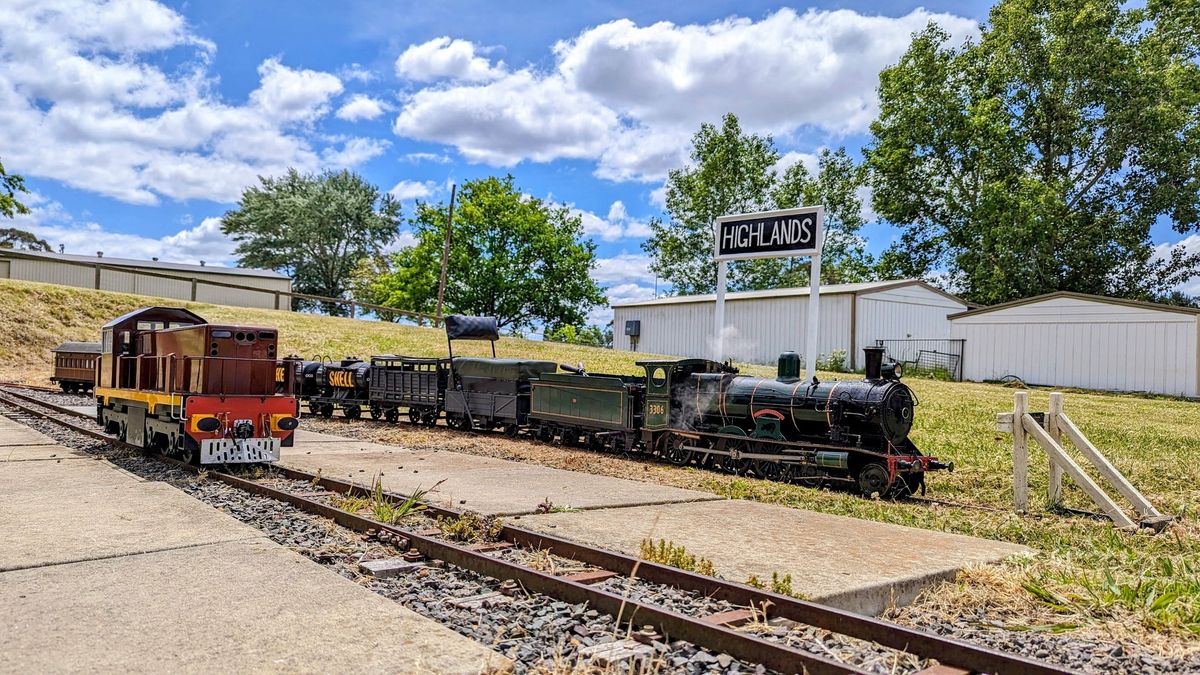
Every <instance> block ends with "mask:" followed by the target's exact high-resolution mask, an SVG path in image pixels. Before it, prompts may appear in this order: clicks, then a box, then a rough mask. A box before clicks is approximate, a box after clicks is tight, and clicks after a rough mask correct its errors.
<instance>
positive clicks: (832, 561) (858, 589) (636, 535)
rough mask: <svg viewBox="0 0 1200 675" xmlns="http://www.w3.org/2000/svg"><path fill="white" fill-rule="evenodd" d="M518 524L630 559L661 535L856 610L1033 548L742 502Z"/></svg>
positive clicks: (910, 595)
mask: <svg viewBox="0 0 1200 675" xmlns="http://www.w3.org/2000/svg"><path fill="white" fill-rule="evenodd" d="M521 524H522V526H523V527H528V528H531V529H535V530H537V529H541V530H542V531H546V532H552V533H554V534H555V535H557V536H560V537H565V538H567V539H573V540H577V541H581V542H585V543H589V544H594V545H599V546H605V547H607V548H610V549H615V550H618V551H621V552H624V553H627V554H630V555H637V553H638V549H639V547H640V545H641V542H642V540H643V539H652V540H654V541H658V540H659V539H667V540H670V541H672V542H674V543H675V544H677V545H681V546H684V547H685V548H687V550H688V552H689V553H692V554H695V555H697V556H701V557H704V558H708V559H709V560H711V561H712V563H713V566H714V567H715V568H716V571H717V573H718V574H720V575H721V576H723V577H724V578H726V579H730V580H733V581H745V580H746V579H747V578H749V577H750V575H755V576H757V577H758V578H759V579H762V580H766V581H770V579H771V575H772V573H774V572H778V573H779V575H780V576H781V577H782V576H783V575H785V574H790V575H791V577H792V589H793V590H794V591H796V592H797V593H802V594H803V595H804V596H806V597H808V598H810V599H812V600H815V601H817V602H821V603H824V604H827V605H832V606H834V607H840V608H842V609H846V610H850V611H853V612H858V613H860V614H872V615H874V614H879V613H880V612H882V611H883V610H884V609H886V608H887V607H889V606H892V605H893V604H894V605H896V606H903V605H905V604H907V603H909V602H912V600H913V599H914V598H916V596H917V594H918V593H920V591H921V590H923V589H924V588H926V587H928V586H930V585H932V584H934V583H936V582H938V581H941V580H943V579H952V578H953V577H954V575H955V574H956V573H957V572H958V571H959V570H960V569H962V568H964V567H966V566H968V565H973V564H981V563H991V562H996V561H999V560H1002V559H1004V558H1007V557H1009V556H1011V555H1017V554H1023V553H1024V554H1027V553H1030V552H1031V549H1028V548H1026V547H1024V546H1018V545H1016V544H1009V543H1007V542H1000V541H992V540H989V539H977V538H974V537H966V536H962V535H957V534H948V533H945V532H935V531H932V530H922V529H917V528H911V527H903V526H900V525H889V524H886V523H877V522H873V521H869V520H859V519H857V518H847V517H844V516H834V515H829V514H823V513H814V512H812V511H803V510H800V509H793V508H788V507H784V506H775V505H771V504H760V503H757V502H749V501H742V500H725V501H719V502H711V501H710V502H703V503H698V504H668V505H662V506H650V507H641V508H623V509H604V510H599V511H581V512H576V513H552V514H545V515H537V516H528V517H523V518H522V519H521Z"/></svg>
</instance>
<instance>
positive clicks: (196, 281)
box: [0, 250, 441, 324]
mask: <svg viewBox="0 0 1200 675" xmlns="http://www.w3.org/2000/svg"><path fill="white" fill-rule="evenodd" d="M4 258H18V259H21V260H32V261H36V262H47V263H54V264H59V265H73V266H76V267H83V268H88V269H92V270H94V271H95V283H94V284H93V286H92V287H93V288H95V289H96V290H102V289H103V284H102V281H103V276H102V275H103V273H104V272H106V271H107V272H119V273H121V274H132V275H138V276H143V277H149V278H152V279H167V280H170V281H182V282H185V283H186V282H191V285H192V289H191V297H190V300H191V301H192V302H196V301H197V300H196V298H197V291H198V290H199V288H200V287H201V286H212V287H214V288H228V289H233V290H238V291H252V292H255V293H262V294H264V295H268V296H273V297H274V302H275V309H285V307H284V306H283V300H284V298H288V300H289V301H288V308H290V305H291V302H290V300H291V298H296V299H300V300H312V301H315V302H323V303H327V304H331V305H339V306H346V307H347V308H349V310H350V318H355V317H357V316H358V314H359V311H360V310H364V309H365V310H369V311H372V312H386V313H389V314H397V315H400V316H404V317H407V318H410V319H414V320H418V321H429V322H431V323H434V324H440V323H441V319H440V318H439V317H436V316H434V315H432V314H423V313H421V312H410V311H407V310H403V309H396V308H395V307H387V306H384V305H375V304H372V303H369V302H361V301H358V300H349V299H346V298H332V297H329V296H325V295H313V294H311V293H297V292H296V291H279V290H273V289H269V288H261V287H258V286H246V285H243V284H231V283H228V282H224V281H213V280H211V279H201V278H199V277H194V276H188V275H186V274H183V273H181V274H167V273H164V272H153V271H150V270H146V269H142V268H130V267H121V266H117V265H107V264H105V263H102V262H81V261H78V260H61V259H57V258H44V257H42V256H36V255H23V254H22V252H21V251H14V250H5V251H3V252H0V259H4ZM214 269H216V268H214ZM215 273H217V274H219V273H220V271H219V270H218V271H217V272H215ZM10 276H11V272H10ZM63 285H67V286H74V284H63ZM83 288H86V287H85V286H84V287H83ZM135 295H144V294H141V293H135ZM176 299H177V300H184V299H185V298H176Z"/></svg>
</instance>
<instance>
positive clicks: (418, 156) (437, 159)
mask: <svg viewBox="0 0 1200 675" xmlns="http://www.w3.org/2000/svg"><path fill="white" fill-rule="evenodd" d="M403 159H404V161H406V162H412V163H413V164H416V163H417V162H433V163H434V164H449V163H450V158H449V157H447V156H446V155H439V154H436V153H432V152H410V153H408V154H407V155H405V156H404V157H403Z"/></svg>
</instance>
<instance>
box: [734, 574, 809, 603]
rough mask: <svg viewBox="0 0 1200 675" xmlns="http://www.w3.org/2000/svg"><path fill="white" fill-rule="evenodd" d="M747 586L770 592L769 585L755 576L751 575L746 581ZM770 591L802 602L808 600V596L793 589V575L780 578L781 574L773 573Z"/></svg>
mask: <svg viewBox="0 0 1200 675" xmlns="http://www.w3.org/2000/svg"><path fill="white" fill-rule="evenodd" d="M746 585H747V586H753V587H755V588H761V589H763V590H768V588H767V584H765V583H763V582H762V581H761V580H760V579H759V578H758V577H757V576H755V575H753V574H751V575H750V578H749V579H746ZM769 590H770V591H771V592H772V593H778V594H779V595H786V596H789V597H792V598H798V599H800V600H807V599H808V596H807V595H805V594H803V593H799V592H797V591H795V590H793V589H792V575H790V574H785V575H783V576H779V572H771V585H770V589H769Z"/></svg>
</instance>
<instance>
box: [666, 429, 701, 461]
mask: <svg viewBox="0 0 1200 675" xmlns="http://www.w3.org/2000/svg"><path fill="white" fill-rule="evenodd" d="M686 445H687V439H686V438H683V437H682V436H671V437H670V438H668V439H667V443H666V446H665V447H664V448H663V457H664V458H666V460H667V461H668V462H670V463H672V464H678V465H680V466H683V465H685V464H687V463H689V462H691V461H692V457H693V456H694V455H695V454H696V453H695V451H693V450H689V449H687V448H686V447H684V446H686Z"/></svg>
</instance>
